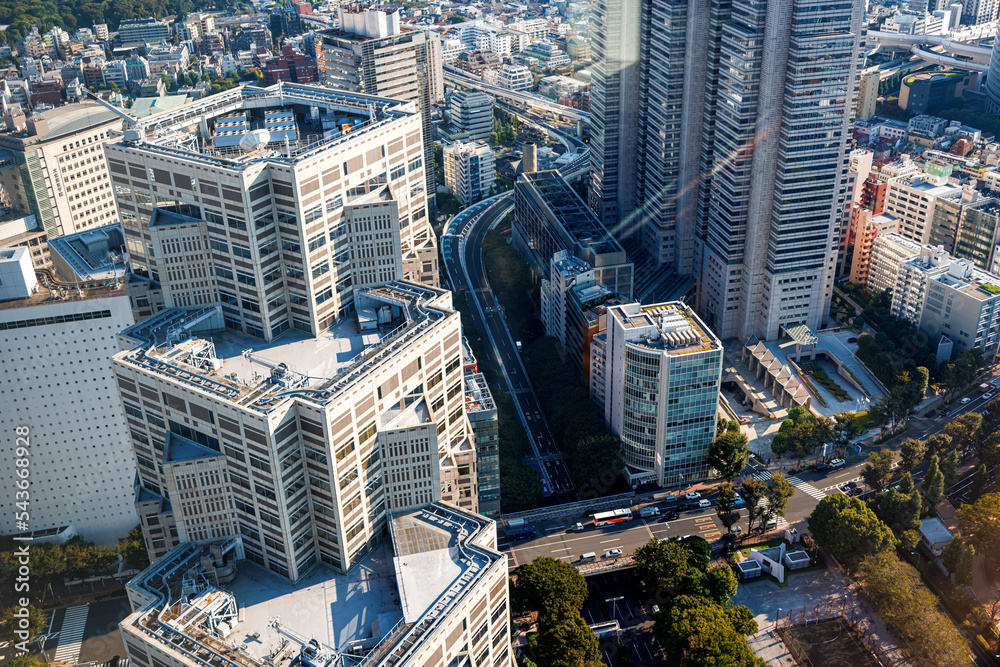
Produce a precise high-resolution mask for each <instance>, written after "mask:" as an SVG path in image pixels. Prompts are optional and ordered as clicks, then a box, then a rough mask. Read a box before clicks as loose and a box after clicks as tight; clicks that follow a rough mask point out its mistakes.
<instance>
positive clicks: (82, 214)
mask: <svg viewBox="0 0 1000 667" xmlns="http://www.w3.org/2000/svg"><path fill="white" fill-rule="evenodd" d="M12 121H13V125H14V128H13V129H8V130H6V131H3V132H0V149H6V153H7V155H8V157H9V159H8V160H4V161H3V162H0V184H2V185H3V189H4V190H5V191H6V192H7V195H8V197H10V201H11V204H12V205H14V206H16V207H17V208H20V209H21V210H24V211H29V212H31V213H32V214H34V215H35V216H36V217H37V218H38V221H39V222H40V223H41V224H42V227H43V228H44V229H45V232H46V234H48V236H49V238H50V239H51V238H54V237H56V236H60V235H63V234H73V233H75V232H79V231H83V230H85V229H90V228H93V227H100V226H102V225H107V224H110V223H112V222H115V221H117V220H118V209H117V207H116V205H115V198H114V192H113V190H112V188H111V179H110V178H109V176H108V168H107V164H106V162H105V159H104V144H106V143H107V142H108V141H109V140H110V139H111V138H112V135H113V134H114V133H116V132H118V131H120V130H121V127H122V121H121V118H119V117H118V116H117V115H115V114H114V113H112V112H111V111H108V110H107V109H105V108H104V107H102V106H101V105H99V104H96V103H93V102H83V103H78V104H67V105H66V106H62V107H58V108H55V109H50V110H48V111H46V112H44V113H36V114H33V115H31V116H30V117H28V118H25V117H24V116H16V117H14V118H13V119H12Z"/></svg>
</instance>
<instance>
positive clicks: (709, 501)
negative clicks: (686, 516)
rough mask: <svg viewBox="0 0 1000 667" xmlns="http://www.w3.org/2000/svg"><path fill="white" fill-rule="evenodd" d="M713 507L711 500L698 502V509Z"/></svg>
mask: <svg viewBox="0 0 1000 667" xmlns="http://www.w3.org/2000/svg"><path fill="white" fill-rule="evenodd" d="M711 506H712V501H711V500H707V499H705V498H702V499H701V500H699V501H698V507H711Z"/></svg>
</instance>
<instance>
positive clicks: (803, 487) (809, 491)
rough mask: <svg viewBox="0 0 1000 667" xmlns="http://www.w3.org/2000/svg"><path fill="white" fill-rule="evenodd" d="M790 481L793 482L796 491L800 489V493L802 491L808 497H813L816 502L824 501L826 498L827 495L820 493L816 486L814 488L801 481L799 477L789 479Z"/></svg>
mask: <svg viewBox="0 0 1000 667" xmlns="http://www.w3.org/2000/svg"><path fill="white" fill-rule="evenodd" d="M788 481H789V482H791V483H792V486H794V487H795V488H796V489H798V490H799V491H801V492H802V493H804V494H806V495H809V496H812V497H813V498H815V499H816V500H823V499H824V498H826V493H824V492H823V491H820V490H819V489H817V488H816V487H815V486H813V485H812V484H810V483H809V482H806V481H805V480H802V479H799V478H798V477H789V478H788Z"/></svg>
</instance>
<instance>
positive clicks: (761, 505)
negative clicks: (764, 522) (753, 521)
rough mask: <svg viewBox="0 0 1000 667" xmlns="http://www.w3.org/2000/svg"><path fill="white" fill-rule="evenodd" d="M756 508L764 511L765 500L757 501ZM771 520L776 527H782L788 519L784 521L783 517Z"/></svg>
mask: <svg viewBox="0 0 1000 667" xmlns="http://www.w3.org/2000/svg"><path fill="white" fill-rule="evenodd" d="M757 507H758V508H760V509H761V510H766V509H767V498H761V499H760V500H758V501H757ZM771 519H772V520H773V521H774V522H775V525H776V526H783V525H784V524H786V523H788V519H786V518H785V517H783V516H773V517H771Z"/></svg>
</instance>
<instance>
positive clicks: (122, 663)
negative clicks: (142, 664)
mask: <svg viewBox="0 0 1000 667" xmlns="http://www.w3.org/2000/svg"><path fill="white" fill-rule="evenodd" d="M101 667H128V658H123V659H121V660H118V661H117V662H116V661H115V660H108V661H107V662H106V663H104V664H103V665H101Z"/></svg>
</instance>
